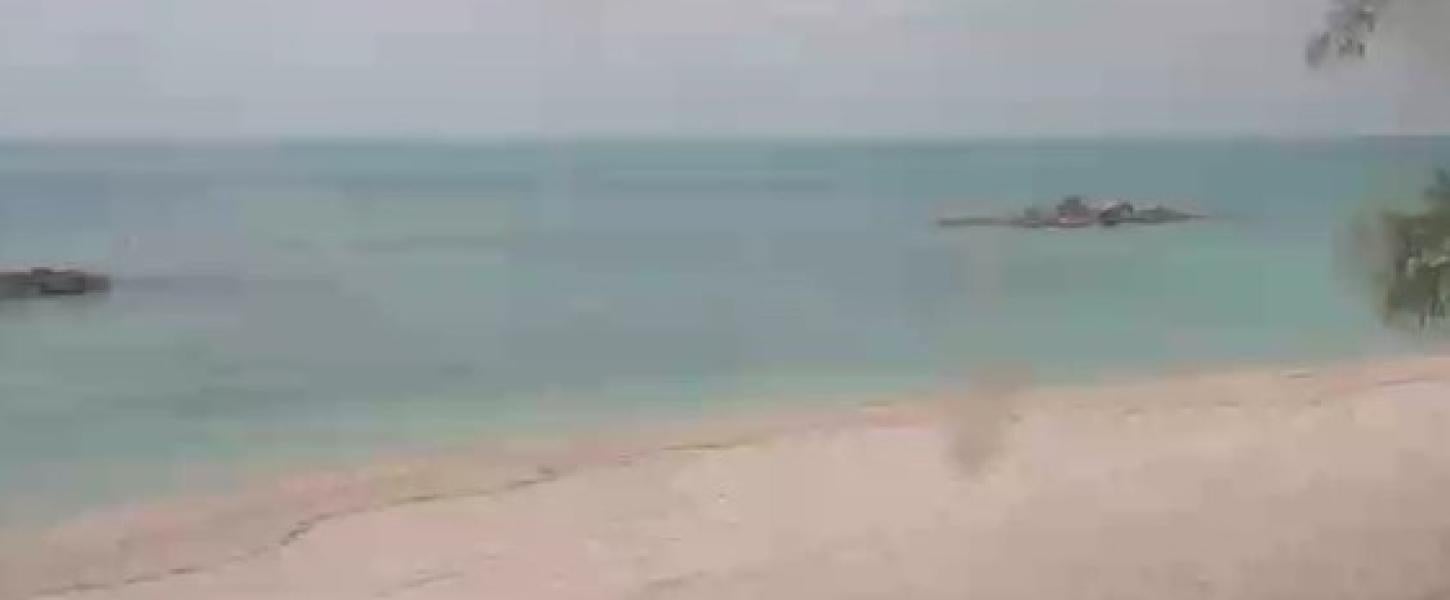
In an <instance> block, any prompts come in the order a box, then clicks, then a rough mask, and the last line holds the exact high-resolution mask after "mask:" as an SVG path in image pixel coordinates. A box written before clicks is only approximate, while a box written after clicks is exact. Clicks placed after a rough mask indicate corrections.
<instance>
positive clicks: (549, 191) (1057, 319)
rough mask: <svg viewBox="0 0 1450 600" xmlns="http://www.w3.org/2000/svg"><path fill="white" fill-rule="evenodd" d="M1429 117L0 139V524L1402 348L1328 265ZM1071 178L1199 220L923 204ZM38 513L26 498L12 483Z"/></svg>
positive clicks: (1429, 153)
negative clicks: (990, 219) (171, 496)
mask: <svg viewBox="0 0 1450 600" xmlns="http://www.w3.org/2000/svg"><path fill="white" fill-rule="evenodd" d="M1437 164H1450V139H1447V138H1419V139H1361V140H1342V141H1298V142H1287V141H1285V142H1279V141H1200V142H1193V141H1112V142H1088V141H1073V142H1051V141H1040V142H1031V141H1015V142H962V143H941V142H932V143H927V142H889V143H888V142H882V143H868V142H851V143H829V142H766V141H759V142H744V141H735V142H653V143H643V142H641V143H627V142H607V143H606V142H590V143H514V144H503V143H498V144H471V145H470V144H441V143H440V144H431V143H344V142H333V143H320V142H319V143H305V144H304V143H296V144H285V145H266V146H264V145H238V146H204V145H161V144H149V145H130V146H126V145H102V144H93V145H83V144H62V145H41V144H22V143H11V144H8V145H4V146H0V266H6V265H8V266H12V267H18V266H26V265H32V264H74V265H80V266H86V267H93V268H99V269H104V270H108V271H111V272H114V273H115V274H117V276H118V277H119V285H118V287H117V289H116V290H115V291H114V293H113V294H111V295H110V296H108V297H104V298H84V299H67V300H57V301H27V302H12V303H6V304H3V305H0V520H4V519H11V520H18V519H21V518H30V516H31V515H33V514H38V513H40V512H44V513H46V514H52V515H53V514H60V513H65V512H69V511H73V510H76V509H78V508H80V507H84V506H90V505H94V504H96V503H99V502H105V501H115V500H116V499H118V498H126V497H131V496H134V495H136V494H138V493H141V492H142V491H143V490H149V492H148V493H154V492H155V490H156V489H166V487H167V486H175V485H180V484H181V483H182V482H185V481H191V480H192V479H195V478H203V479H211V478H216V479H225V477H226V476H227V474H228V473H231V472H235V471H237V470H238V469H240V468H241V466H242V465H246V464H261V463H288V462H294V461H295V462H301V463H308V462H311V461H326V460H333V459H345V458H348V457H356V456H359V455H361V454H364V453H367V452H371V451H376V450H386V449H391V448H398V447H412V446H417V445H427V444H435V443H444V442H446V441H448V440H459V439H464V438H467V437H469V436H473V435H478V434H479V433H480V432H484V433H485V434H486V432H487V431H490V430H494V429H509V430H517V429H520V428H541V429H548V428H551V427H557V426H562V425H575V424H579V423H589V422H596V421H599V420H631V419H641V418H650V417H654V416H659V415H664V414H676V413H692V412H695V411H701V410H716V409H725V408H729V407H733V406H739V405H742V404H749V403H767V402H792V401H805V400H797V399H805V398H821V397H830V396H832V395H833V394H842V393H847V394H850V395H852V396H855V397H859V395H860V394H862V393H882V394H891V393H898V392H902V391H907V390H915V389H921V388H925V387H931V386H935V385H938V384H940V383H941V382H942V381H955V380H957V379H959V378H961V377H963V376H964V374H965V377H966V378H967V379H969V380H970V378H971V377H972V375H973V374H975V373H979V372H983V371H987V372H990V371H991V370H993V369H996V368H999V367H1001V366H1003V365H1013V366H1016V365H1030V366H1031V367H1032V369H1033V370H1034V371H1035V372H1037V373H1038V374H1040V375H1042V376H1045V377H1054V378H1081V377H1091V376H1094V375H1098V374H1102V373H1113V372H1134V371H1142V370H1149V369H1155V368H1159V367H1169V366H1174V365H1185V364H1191V365H1198V364H1203V363H1205V362H1246V361H1255V360H1317V359H1328V358H1340V357H1350V356H1360V355H1365V354H1374V353H1381V352H1392V351H1396V350H1402V349H1406V348H1408V347H1409V346H1410V344H1409V342H1407V341H1405V340H1401V339H1398V338H1397V337H1396V336H1394V335H1392V334H1390V333H1388V332H1385V331H1384V330H1382V329H1381V328H1380V327H1379V326H1378V325H1377V324H1376V323H1375V321H1374V319H1373V314H1372V311H1371V309H1370V308H1369V306H1368V305H1367V304H1366V303H1365V302H1363V301H1362V299H1361V298H1360V297H1359V296H1358V295H1357V294H1356V292H1355V291H1354V289H1353V288H1352V286H1349V285H1346V283H1345V282H1344V281H1343V280H1342V279H1343V278H1341V277H1339V276H1338V275H1337V274H1336V273H1337V272H1336V269H1335V267H1334V262H1333V260H1332V256H1333V252H1332V249H1333V247H1334V241H1335V236H1336V234H1337V232H1338V230H1339V229H1340V228H1341V227H1342V226H1343V225H1344V223H1345V220H1346V218H1347V216H1348V215H1349V214H1350V213H1351V212H1352V211H1353V210H1354V209H1355V208H1356V207H1358V206H1360V205H1361V203H1362V202H1363V201H1365V200H1366V199H1371V198H1382V197H1384V198H1391V197H1407V196H1408V197H1413V196H1414V194H1415V193H1416V191H1417V190H1418V188H1419V186H1420V185H1421V184H1422V183H1423V182H1424V181H1425V180H1426V178H1427V177H1428V174H1429V170H1430V168H1431V167H1432V166H1434V165H1437ZM1068 193H1083V194H1087V195H1090V196H1105V197H1106V196H1111V197H1126V198H1130V199H1140V200H1145V201H1150V202H1157V201H1162V202H1165V203H1170V204H1184V205H1187V206H1191V207H1196V208H1199V209H1201V210H1204V211H1206V212H1209V213H1212V214H1214V215H1221V216H1223V217H1224V218H1222V219H1216V220H1213V221H1205V222H1201V223H1192V224H1184V225H1178V226H1165V227H1157V228H1120V229H1117V230H1110V231H1109V230H1083V231H1062V232H1023V231H992V230H979V229H973V230H961V229H958V230H943V229H938V228H935V227H934V226H933V220H934V219H935V218H936V217H938V216H941V215H945V214H959V213H979V212H989V213H990V212H993V211H998V210H1013V211H1015V210H1017V209H1019V208H1020V207H1021V206H1022V205H1023V204H1026V203H1029V202H1032V201H1050V200H1052V199H1054V198H1056V197H1058V196H1061V195H1063V194H1068ZM37 507H44V508H43V510H37Z"/></svg>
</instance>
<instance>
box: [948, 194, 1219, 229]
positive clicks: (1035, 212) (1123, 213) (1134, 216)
mask: <svg viewBox="0 0 1450 600" xmlns="http://www.w3.org/2000/svg"><path fill="white" fill-rule="evenodd" d="M1201 218H1203V216H1202V215H1197V214H1193V213H1188V212H1183V211H1179V210H1174V209H1171V208H1167V207H1164V206H1153V207H1150V208H1146V209H1142V210H1139V209H1137V208H1136V207H1134V206H1133V204H1132V203H1130V202H1123V201H1113V202H1107V203H1103V204H1099V205H1096V206H1090V205H1089V204H1088V203H1087V202H1086V201H1085V200H1084V199H1083V197H1082V196H1068V197H1066V198H1063V199H1062V202H1059V203H1058V204H1057V206H1056V207H1054V208H1052V209H1050V210H1044V209H1041V208H1037V207H1032V208H1028V209H1027V210H1025V211H1023V212H1022V214H1021V215H1020V216H1016V217H949V218H944V219H939V220H938V221H937V224H938V225H940V226H942V227H971V226H997V227H1017V228H1020V229H1040V228H1052V229H1073V228H1079V227H1090V226H1093V225H1102V226H1104V227H1113V226H1116V225H1121V224H1125V223H1138V224H1145V225H1157V224H1161V223H1176V222H1180V221H1189V220H1193V219H1201Z"/></svg>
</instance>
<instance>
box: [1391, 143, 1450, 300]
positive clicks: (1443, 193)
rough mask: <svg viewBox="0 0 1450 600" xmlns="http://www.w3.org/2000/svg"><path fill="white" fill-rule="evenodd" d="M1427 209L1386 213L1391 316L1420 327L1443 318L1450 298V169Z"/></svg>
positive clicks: (1441, 174) (1441, 175)
mask: <svg viewBox="0 0 1450 600" xmlns="http://www.w3.org/2000/svg"><path fill="white" fill-rule="evenodd" d="M1424 200H1425V208H1424V209H1422V210H1420V211H1418V212H1413V213H1385V214H1384V215H1382V217H1381V219H1382V225H1383V235H1384V241H1385V244H1384V249H1385V252H1384V253H1383V254H1382V256H1383V258H1384V259H1385V261H1386V263H1385V264H1382V265H1381V267H1382V268H1381V269H1379V277H1377V279H1378V283H1379V284H1381V286H1382V288H1383V289H1382V292H1383V305H1382V308H1383V314H1384V317H1385V318H1386V320H1390V321H1398V320H1400V319H1403V318H1409V319H1411V320H1412V321H1413V322H1415V323H1417V324H1418V325H1419V326H1420V327H1422V328H1423V327H1425V326H1426V325H1427V324H1429V323H1431V322H1432V321H1443V320H1444V319H1445V317H1446V305H1447V303H1450V172H1447V171H1446V170H1444V169H1439V170H1437V171H1436V172H1435V181H1434V182H1433V183H1432V184H1431V185H1430V187H1428V188H1426V189H1425V193H1424Z"/></svg>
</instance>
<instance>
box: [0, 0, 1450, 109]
mask: <svg viewBox="0 0 1450 600" xmlns="http://www.w3.org/2000/svg"><path fill="white" fill-rule="evenodd" d="M1402 1H1403V2H1409V3H1415V2H1419V3H1437V5H1436V6H1429V7H1428V8H1427V7H1425V6H1419V7H1411V6H1409V5H1403V6H1402V7H1401V8H1402V10H1401V13H1402V14H1401V15H1400V16H1401V17H1406V16H1410V15H1409V13H1412V12H1416V11H1420V12H1421V13H1424V14H1419V13H1416V14H1415V15H1413V18H1400V19H1398V20H1397V21H1395V22H1392V23H1391V24H1390V26H1389V27H1387V28H1385V31H1382V32H1381V33H1382V34H1383V35H1381V37H1380V38H1379V39H1378V40H1377V41H1378V42H1379V43H1378V45H1377V46H1376V47H1375V48H1373V51H1374V56H1373V57H1372V60H1370V61H1369V62H1367V63H1365V64H1362V65H1359V66H1356V67H1353V68H1340V69H1334V70H1331V71H1329V72H1321V73H1312V72H1308V71H1307V70H1306V69H1305V67H1304V66H1303V52H1302V47H1303V44H1304V41H1305V39H1306V37H1307V36H1308V35H1309V33H1310V31H1311V30H1312V29H1313V28H1315V27H1316V26H1317V25H1318V24H1319V23H1320V21H1321V17H1322V13H1323V10H1324V0H244V1H239V0H111V1H104V0H0V134H4V135H27V136H28V135H71V136H152V135H159V136H235V135H245V136H276V135H303V136H309V135H335V134H344V135H376V136H388V135H410V136H411V135H438V134H445V135H453V136H517V135H532V134H546V135H556V136H557V135H564V136H567V135H619V134H625V135H628V134H674V135H699V134H745V135H748V134H761V133H773V134H789V135H810V134H822V135H843V134H850V135H874V134H912V135H922V134H927V135H959V134H960V135H994V136H996V135H1041V134H1048V135H1054V134H1056V135H1063V134H1071V135H1080V134H1097V133H1115V134H1144V133H1150V134H1164V133H1230V134H1232V133H1270V134H1323V133H1366V132H1429V131H1450V76H1446V75H1443V74H1442V73H1445V72H1450V68H1447V67H1450V60H1431V59H1432V58H1433V57H1435V56H1436V55H1437V53H1439V50H1440V49H1439V48H1435V47H1433V46H1434V44H1435V42H1426V41H1424V40H1423V39H1421V38H1425V39H1432V38H1433V39H1439V38H1441V37H1443V36H1440V35H1439V32H1441V31H1443V30H1444V29H1445V28H1444V27H1443V26H1442V25H1445V24H1450V21H1441V20H1438V19H1440V18H1443V17H1446V16H1447V13H1446V11H1444V10H1439V9H1440V8H1441V7H1443V6H1444V5H1446V4H1450V3H1447V2H1444V1H1443V0H1402ZM1412 8H1413V10H1412ZM1431 9H1434V10H1431ZM1431 13H1435V14H1431ZM1431 19H1435V20H1436V21H1435V23H1436V24H1435V26H1434V27H1427V26H1426V25H1425V23H1427V22H1429V21H1430V20H1431ZM1420 29H1424V30H1425V31H1424V32H1421V31H1420ZM1431 30H1433V31H1431ZM1443 55H1445V56H1450V54H1443Z"/></svg>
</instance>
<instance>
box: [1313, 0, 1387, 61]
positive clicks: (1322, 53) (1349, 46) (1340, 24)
mask: <svg viewBox="0 0 1450 600" xmlns="http://www.w3.org/2000/svg"><path fill="white" fill-rule="evenodd" d="M1388 4H1389V0H1335V1H1334V5H1333V7H1332V8H1331V9H1330V11H1329V15H1328V17H1326V19H1325V24H1324V29H1323V30H1322V31H1320V32H1319V33H1317V34H1315V35H1314V37H1312V38H1310V40H1309V45H1308V47H1307V48H1305V52H1304V59H1305V61H1306V62H1308V63H1309V65H1310V66H1312V67H1319V66H1323V65H1325V64H1327V63H1329V62H1331V61H1333V60H1344V59H1358V58H1364V54H1365V44H1366V40H1367V39H1368V38H1369V35H1370V34H1371V33H1374V30H1375V27H1376V26H1377V25H1378V24H1379V20H1380V16H1381V13H1382V12H1383V11H1384V9H1385V7H1386V6H1387V5H1388Z"/></svg>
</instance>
